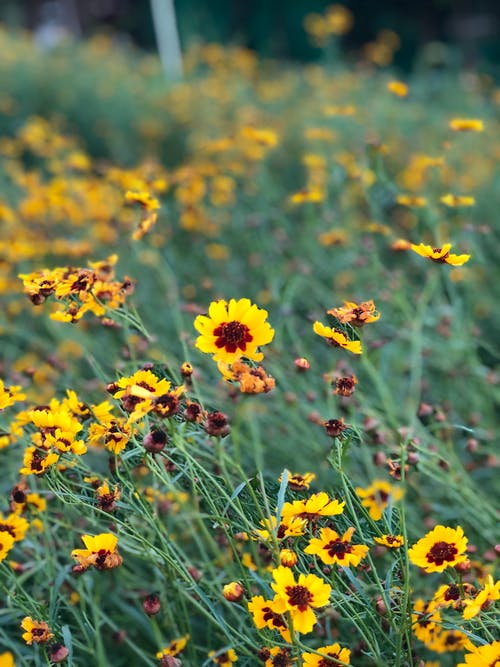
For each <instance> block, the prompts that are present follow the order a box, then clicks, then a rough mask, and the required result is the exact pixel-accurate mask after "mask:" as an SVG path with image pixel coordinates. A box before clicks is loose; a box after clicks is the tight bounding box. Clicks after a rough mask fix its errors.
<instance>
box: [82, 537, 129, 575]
mask: <svg viewBox="0 0 500 667" xmlns="http://www.w3.org/2000/svg"><path fill="white" fill-rule="evenodd" d="M82 542H83V543H84V544H85V546H86V547H87V548H86V549H73V551H72V552H71V556H72V558H75V559H76V560H77V561H78V563H79V566H77V567H79V568H80V569H81V570H86V569H87V568H88V567H91V566H94V567H95V568H96V570H110V569H111V568H113V567H118V566H119V565H121V564H122V562H123V558H122V557H121V556H120V554H119V553H118V551H117V550H116V547H117V544H118V538H117V537H116V535H112V534H111V533H100V534H99V535H94V536H92V535H82Z"/></svg>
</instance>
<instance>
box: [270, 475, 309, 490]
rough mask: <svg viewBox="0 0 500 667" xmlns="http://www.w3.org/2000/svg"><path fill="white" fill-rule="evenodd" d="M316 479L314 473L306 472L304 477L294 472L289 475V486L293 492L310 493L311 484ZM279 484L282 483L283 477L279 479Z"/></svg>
mask: <svg viewBox="0 0 500 667" xmlns="http://www.w3.org/2000/svg"><path fill="white" fill-rule="evenodd" d="M315 479H316V475H315V474H314V473H313V472H306V473H304V474H303V475H301V474H300V473H297V472H294V473H289V474H288V486H289V487H290V488H291V489H292V491H308V490H309V486H310V485H311V482H312V481H313V480H315ZM278 482H281V475H280V477H279V479H278Z"/></svg>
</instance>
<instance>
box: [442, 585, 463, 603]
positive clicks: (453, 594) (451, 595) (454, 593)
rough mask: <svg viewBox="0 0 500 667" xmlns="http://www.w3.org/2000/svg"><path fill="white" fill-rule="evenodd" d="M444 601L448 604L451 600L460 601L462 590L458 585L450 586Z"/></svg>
mask: <svg viewBox="0 0 500 667" xmlns="http://www.w3.org/2000/svg"><path fill="white" fill-rule="evenodd" d="M444 599H445V600H446V601H447V602H448V601H449V600H459V599H460V588H459V587H458V586H457V585H456V584H450V586H448V589H447V591H446V593H445V594H444Z"/></svg>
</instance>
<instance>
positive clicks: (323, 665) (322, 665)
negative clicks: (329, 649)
mask: <svg viewBox="0 0 500 667" xmlns="http://www.w3.org/2000/svg"><path fill="white" fill-rule="evenodd" d="M327 655H328V658H321V660H320V661H319V662H318V667H332V665H340V662H339V661H338V660H335V658H338V657H339V654H338V653H327Z"/></svg>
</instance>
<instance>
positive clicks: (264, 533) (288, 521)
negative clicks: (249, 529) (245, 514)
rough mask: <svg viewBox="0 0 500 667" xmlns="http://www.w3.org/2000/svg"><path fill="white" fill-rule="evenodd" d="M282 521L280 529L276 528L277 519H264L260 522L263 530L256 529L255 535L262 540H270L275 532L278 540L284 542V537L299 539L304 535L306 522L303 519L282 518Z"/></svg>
mask: <svg viewBox="0 0 500 667" xmlns="http://www.w3.org/2000/svg"><path fill="white" fill-rule="evenodd" d="M281 519H282V521H281V523H280V525H279V526H278V527H276V517H275V516H272V517H271V519H262V520H261V521H260V524H261V526H263V527H264V530H262V529H256V530H255V531H254V533H255V534H256V536H257V537H259V538H260V539H261V540H264V541H266V540H269V539H270V537H271V530H274V532H275V534H276V537H277V539H278V540H282V539H283V538H284V537H298V536H299V535H303V534H304V530H305V525H306V520H305V519H301V518H299V517H296V516H283V515H282V517H281Z"/></svg>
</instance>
